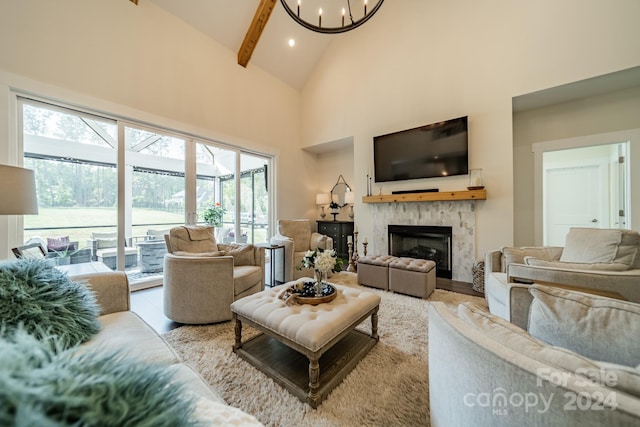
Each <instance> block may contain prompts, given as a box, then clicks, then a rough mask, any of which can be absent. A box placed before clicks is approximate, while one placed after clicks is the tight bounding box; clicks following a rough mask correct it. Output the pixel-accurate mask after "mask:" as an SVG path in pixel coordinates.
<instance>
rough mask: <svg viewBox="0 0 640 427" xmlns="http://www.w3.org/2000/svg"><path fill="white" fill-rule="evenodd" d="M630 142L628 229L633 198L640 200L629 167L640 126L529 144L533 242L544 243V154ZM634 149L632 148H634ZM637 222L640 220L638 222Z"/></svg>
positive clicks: (637, 140)
mask: <svg viewBox="0 0 640 427" xmlns="http://www.w3.org/2000/svg"><path fill="white" fill-rule="evenodd" d="M624 142H629V143H630V144H629V151H628V152H627V156H628V158H627V159H626V166H627V183H628V184H629V185H628V187H627V188H628V191H627V194H626V198H627V200H626V201H625V205H626V206H627V207H628V210H629V212H627V218H628V219H629V221H628V223H627V224H626V228H631V226H632V224H633V223H636V221H634V220H633V215H635V213H634V212H633V211H632V207H633V205H632V204H631V201H632V200H634V199H635V200H640V186H636V187H638V188H634V187H632V186H631V185H630V183H631V182H634V179H635V178H636V177H634V176H632V174H633V173H634V171H633V169H632V168H629V165H630V163H631V162H632V161H633V155H634V154H640V153H638V151H640V150H638V149H637V147H634V146H635V145H637V144H640V129H629V130H623V131H616V132H606V133H600V134H594V135H585V136H579V137H574V138H564V139H556V140H551V141H542V142H537V143H534V144H532V145H531V151H532V152H533V158H534V177H533V179H534V190H533V191H534V206H535V207H534V209H535V212H534V232H535V245H536V246H542V245H543V242H544V227H543V224H544V212H543V188H544V185H543V177H544V170H543V166H544V165H543V158H542V157H543V153H545V152H549V151H557V150H568V149H572V148H584V147H592V146H597V145H603V144H616V143H624ZM634 149H635V150H634ZM639 223H640V222H639Z"/></svg>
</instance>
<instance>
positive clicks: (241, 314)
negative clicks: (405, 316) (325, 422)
mask: <svg viewBox="0 0 640 427" xmlns="http://www.w3.org/2000/svg"><path fill="white" fill-rule="evenodd" d="M291 283H293V282H290V283H285V284H284V285H281V286H277V287H275V288H272V289H267V290H264V291H262V292H258V293H256V294H253V295H250V296H247V297H244V298H241V299H239V300H237V301H235V302H234V303H233V304H231V311H232V313H233V319H234V321H235V333H236V337H235V344H234V346H233V351H234V352H235V353H237V354H238V355H239V356H240V357H242V358H243V359H245V360H246V361H248V362H249V363H251V364H252V365H253V366H255V367H256V368H258V369H259V370H260V371H262V372H264V373H265V374H267V375H268V376H269V377H271V378H273V379H274V380H275V381H276V382H277V383H278V384H280V385H281V386H283V387H284V388H286V389H287V390H289V391H290V392H291V393H292V394H293V395H295V396H296V397H297V398H298V399H300V400H301V401H303V402H306V403H308V404H309V405H310V406H311V407H313V408H317V407H318V405H319V404H320V402H322V400H324V398H325V397H326V396H327V395H328V394H329V393H330V392H331V390H333V389H334V388H335V387H336V386H337V385H338V384H340V382H342V380H343V379H344V377H346V376H347V374H348V373H349V372H350V371H351V370H352V369H353V368H355V366H356V365H357V364H358V362H359V361H360V360H361V359H362V358H363V357H364V356H365V355H366V354H367V353H368V352H369V350H370V349H371V348H372V347H373V346H374V345H375V344H376V342H378V307H379V305H380V297H379V296H378V295H375V294H373V293H370V292H364V291H360V290H358V289H353V288H349V287H344V286H339V285H333V286H335V288H336V289H337V291H338V295H337V297H336V298H335V299H334V300H333V301H331V302H329V303H324V304H318V305H310V304H301V305H296V304H294V305H290V306H289V305H287V304H286V303H285V302H284V301H283V300H281V299H279V298H278V295H279V294H280V293H281V292H282V291H284V290H285V289H286V288H288V287H289V286H290V285H291ZM367 317H371V335H369V334H367V333H364V332H362V331H359V330H356V329H355V327H356V326H358V325H359V324H360V323H362V322H363V321H364V320H365V319H366V318H367ZM243 323H245V324H247V325H250V326H252V327H254V328H256V329H257V330H259V331H260V332H262V333H261V334H259V335H257V336H254V337H252V338H250V339H248V340H246V341H245V342H242V324H243ZM363 392H365V390H363Z"/></svg>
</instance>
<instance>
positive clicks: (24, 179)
mask: <svg viewBox="0 0 640 427" xmlns="http://www.w3.org/2000/svg"><path fill="white" fill-rule="evenodd" d="M37 213H38V198H37V196H36V180H35V174H34V172H33V171H32V170H30V169H23V168H19V167H15V166H8V165H0V215H29V214H37Z"/></svg>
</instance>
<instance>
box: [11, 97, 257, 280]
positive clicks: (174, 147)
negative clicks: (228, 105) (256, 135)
mask: <svg viewBox="0 0 640 427" xmlns="http://www.w3.org/2000/svg"><path fill="white" fill-rule="evenodd" d="M19 105H20V113H21V119H22V124H23V126H22V141H23V151H24V165H25V167H27V168H30V169H33V170H34V171H35V175H36V184H37V192H38V203H39V211H40V213H39V215H33V216H25V218H24V240H25V242H27V241H30V242H34V241H38V242H40V243H41V244H42V245H43V246H44V247H46V248H47V252H48V257H49V258H51V259H52V263H67V262H68V263H81V262H89V261H100V262H103V263H104V264H106V265H107V266H109V267H110V268H112V269H124V270H125V271H126V272H127V274H128V275H129V278H130V280H131V282H132V283H133V284H134V285H135V284H136V283H147V284H149V283H152V284H154V283H159V281H161V278H162V264H163V263H162V260H163V256H164V252H165V251H166V248H165V246H164V239H163V235H164V233H165V232H166V231H167V230H168V229H170V228H171V227H173V226H176V225H180V224H185V223H186V224H195V223H196V222H200V223H202V222H203V218H204V215H203V212H204V209H206V208H207V207H208V206H210V205H211V204H215V203H219V204H220V205H221V206H223V207H224V208H225V209H226V213H225V215H224V218H223V222H224V223H223V226H222V227H217V229H216V234H217V238H218V239H219V241H221V242H234V241H236V242H247V241H249V242H255V243H258V242H266V241H267V240H268V235H269V232H268V229H269V223H270V221H269V211H268V207H269V192H268V187H267V181H268V178H267V171H268V164H269V162H270V159H269V158H268V157H266V156H260V155H256V154H249V153H244V152H243V151H242V150H240V149H238V148H233V147H230V146H223V145H221V144H218V143H213V142H208V141H205V140H204V139H195V138H193V137H191V136H187V135H181V134H180V133H176V132H170V131H166V130H162V129H159V128H153V127H149V126H147V125H144V126H143V125H137V124H135V123H132V122H130V121H127V122H123V121H119V120H117V119H109V118H105V117H100V116H96V115H93V114H90V113H88V112H85V111H77V110H73V109H68V108H64V107H62V106H58V105H51V104H47V103H42V102H39V101H34V100H30V99H20V102H19ZM118 135H123V137H122V141H120V140H119V138H118ZM120 150H124V156H119V155H118V153H119V151H120ZM237 170H240V174H239V175H240V182H239V183H238V182H237V180H236V176H237V175H238V174H237V173H236V171H237ZM119 200H120V201H123V203H122V206H119V204H118V201H119ZM237 200H240V201H241V203H240V205H239V206H238V205H237V203H236V201H237ZM119 218H120V221H119ZM122 236H124V238H123V239H120V238H119V237H122ZM118 255H120V257H122V258H123V259H120V258H119V257H118ZM123 255H124V256H123Z"/></svg>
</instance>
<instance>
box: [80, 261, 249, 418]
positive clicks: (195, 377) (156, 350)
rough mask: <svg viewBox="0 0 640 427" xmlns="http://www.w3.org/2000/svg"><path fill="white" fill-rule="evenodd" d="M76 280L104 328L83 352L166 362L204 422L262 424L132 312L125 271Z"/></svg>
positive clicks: (85, 276)
mask: <svg viewBox="0 0 640 427" xmlns="http://www.w3.org/2000/svg"><path fill="white" fill-rule="evenodd" d="M74 280H76V281H86V283H87V284H88V286H89V287H90V288H91V289H92V290H93V292H94V293H95V295H96V298H97V301H98V304H99V305H100V307H101V312H100V317H99V321H100V324H101V330H100V332H99V333H98V334H97V335H96V336H95V337H94V338H93V339H91V340H90V341H88V342H86V343H84V344H82V346H81V351H82V350H87V349H90V348H97V349H100V351H110V350H122V349H124V350H125V351H127V352H130V353H131V356H132V357H135V358H137V359H142V360H144V361H148V362H153V363H161V364H166V365H167V369H170V370H172V371H174V378H175V380H176V381H180V382H182V383H184V384H186V386H187V391H188V393H189V395H190V397H192V398H193V399H194V400H196V401H197V403H196V415H197V417H198V419H200V420H202V421H203V422H204V425H247V426H257V425H261V424H260V423H259V422H258V421H257V420H256V419H255V418H254V417H253V416H251V415H248V414H246V413H244V412H242V411H241V410H239V409H237V408H233V407H230V406H228V405H227V404H226V403H225V401H224V400H223V399H222V398H221V397H220V395H218V394H217V393H216V392H215V391H214V390H212V389H211V388H210V387H209V385H208V384H207V383H206V382H205V381H204V380H203V379H202V377H201V376H200V375H199V374H198V373H197V372H196V371H194V370H193V369H192V368H191V367H190V366H189V365H187V364H185V363H183V362H182V361H181V359H180V357H179V356H178V355H177V354H176V353H175V351H174V350H173V349H172V348H171V347H169V345H168V344H167V343H166V342H165V341H164V339H162V337H160V336H159V335H158V334H157V333H156V332H155V331H154V330H153V329H152V328H151V327H150V326H149V325H147V324H146V323H145V322H144V320H142V319H141V318H140V317H139V316H138V315H137V314H136V313H134V312H132V311H130V300H129V284H128V281H127V276H126V275H125V274H124V273H123V272H113V273H95V274H90V275H83V276H75V277H74ZM229 351H231V349H229Z"/></svg>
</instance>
